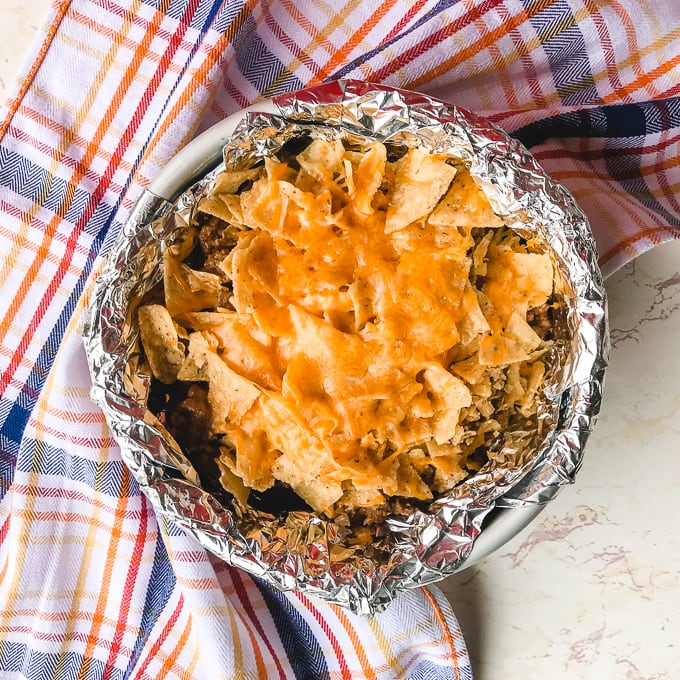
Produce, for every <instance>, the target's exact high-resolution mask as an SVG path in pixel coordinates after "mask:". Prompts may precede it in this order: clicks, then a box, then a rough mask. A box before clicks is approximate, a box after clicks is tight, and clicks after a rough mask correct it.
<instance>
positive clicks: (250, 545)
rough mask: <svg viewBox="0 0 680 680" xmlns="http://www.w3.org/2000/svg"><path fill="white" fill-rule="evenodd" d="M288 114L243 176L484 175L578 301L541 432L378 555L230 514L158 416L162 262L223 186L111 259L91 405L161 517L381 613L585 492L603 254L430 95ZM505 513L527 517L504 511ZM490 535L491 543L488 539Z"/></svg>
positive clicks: (241, 559) (98, 313)
mask: <svg viewBox="0 0 680 680" xmlns="http://www.w3.org/2000/svg"><path fill="white" fill-rule="evenodd" d="M273 103H274V104H275V107H276V112H275V113H273V114H264V113H249V114H247V115H246V116H245V117H244V119H243V120H242V122H241V123H240V124H239V126H238V128H237V129H236V131H235V133H234V135H233V137H232V139H231V141H230V142H228V143H227V145H226V146H225V148H224V163H226V165H227V166H228V167H230V168H232V167H233V168H237V167H249V166H250V165H252V164H253V163H254V162H255V161H256V160H257V159H258V158H261V157H262V156H265V155H268V154H274V153H276V152H277V151H278V150H279V149H280V148H281V146H282V145H283V144H284V143H285V142H286V141H288V140H290V139H291V138H293V137H298V136H300V135H306V134H310V133H312V134H314V135H329V136H335V135H337V134H340V133H341V134H343V135H345V136H347V137H349V138H350V139H352V138H355V139H356V140H357V141H362V140H366V139H367V138H369V139H378V140H381V141H383V142H389V143H392V144H407V145H412V144H420V145H422V146H424V147H426V148H429V149H431V150H432V151H433V152H441V153H444V152H445V153H451V154H454V155H456V156H458V157H459V158H461V159H463V160H464V161H465V162H466V163H468V164H469V166H470V170H471V172H472V174H473V175H475V176H476V177H477V178H478V180H479V181H480V182H481V183H482V184H483V185H484V187H485V189H486V192H487V194H488V196H489V199H490V201H491V203H492V206H493V207H494V209H495V211H496V212H497V213H498V214H499V215H501V216H503V217H504V219H505V221H506V224H508V225H509V226H511V227H513V228H515V229H516V230H517V231H519V232H520V233H531V234H535V233H538V234H539V235H540V236H541V237H542V239H543V240H544V241H545V242H546V243H547V244H548V246H549V248H551V249H552V255H553V258H554V262H555V264H556V265H557V267H558V268H559V270H560V272H561V274H562V276H563V278H564V281H565V282H566V286H567V289H568V290H569V291H570V292H569V295H568V296H567V314H566V319H565V323H564V327H563V328H561V329H558V331H559V332H560V333H561V334H562V337H563V338H564V342H563V343H561V349H560V350H558V351H556V352H555V354H554V355H553V357H552V360H553V364H554V366H553V370H552V372H551V373H550V377H549V380H548V382H547V383H546V399H545V403H544V404H543V406H542V407H541V408H540V410H539V416H538V418H537V421H536V423H535V428H533V429H531V430H529V431H527V430H513V431H511V432H508V433H506V435H505V437H504V440H503V441H502V442H501V445H500V446H498V447H497V448H496V450H495V451H494V453H493V456H492V458H491V461H490V462H489V463H488V464H487V465H485V466H484V467H483V468H482V470H481V471H480V472H479V473H477V474H476V475H474V476H473V477H471V478H469V479H467V480H466V481H464V482H463V483H461V484H460V485H458V486H457V487H455V488H454V489H453V490H452V491H451V492H450V493H448V494H447V495H446V496H444V497H441V498H439V499H437V500H436V501H435V502H433V503H432V504H431V506H430V507H429V508H428V510H427V511H416V512H415V513H414V514H413V515H411V516H410V517H409V518H407V519H399V518H396V517H395V518H390V519H388V520H387V522H386V526H385V530H384V535H383V536H381V537H380V538H379V539H378V540H376V542H375V543H374V544H373V545H370V546H351V545H349V544H348V543H346V542H345V531H344V529H343V528H342V526H338V525H337V524H335V523H333V522H330V521H327V520H325V519H322V518H319V517H318V516H315V515H314V514H311V513H307V512H289V513H283V514H282V515H280V516H275V515H271V514H267V513H264V512H259V511H256V510H253V509H248V508H247V509H243V508H239V507H237V506H236V505H231V504H229V503H228V502H226V503H225V502H220V500H218V499H217V498H216V497H215V496H214V495H211V494H210V493H208V492H206V491H205V490H204V489H203V488H202V486H201V482H200V480H199V477H198V474H197V472H196V471H195V470H194V468H193V467H192V465H191V463H190V462H189V461H188V459H187V458H186V457H185V456H184V454H183V453H182V451H181V450H180V449H179V447H178V445H177V444H176V443H175V441H174V440H173V439H172V437H171V436H170V435H169V433H168V432H167V431H166V430H165V428H164V427H163V425H162V424H161V423H160V422H159V420H158V419H157V418H156V417H155V416H154V415H153V414H152V413H151V412H150V411H149V410H148V409H147V397H148V394H149V386H150V377H149V376H148V375H147V374H145V373H144V371H143V370H142V368H141V367H142V365H143V364H142V362H141V361H140V354H139V346H138V331H137V328H136V326H135V322H134V311H135V307H136V304H137V302H138V301H139V299H140V298H141V297H142V295H144V293H145V292H146V291H148V290H149V289H150V288H151V287H152V286H154V285H155V284H156V283H157V282H158V281H159V280H160V278H161V268H160V262H161V253H162V250H163V248H164V247H166V245H167V243H169V242H172V240H173V238H175V237H176V236H177V235H178V234H181V232H182V230H183V229H186V226H187V223H188V220H190V219H191V210H192V206H193V205H194V204H195V203H196V201H197V198H198V197H199V196H200V195H202V193H203V192H204V191H206V190H207V189H209V187H210V184H211V179H212V176H213V175H214V173H213V174H210V175H208V176H207V177H206V178H204V179H202V180H201V181H199V182H198V183H197V184H195V185H193V186H192V187H190V188H187V190H186V191H185V193H183V194H182V195H181V196H180V197H179V198H178V199H177V201H176V202H175V203H174V204H172V205H171V204H169V203H168V202H167V201H165V200H163V199H159V198H157V197H155V196H153V195H152V194H150V193H149V192H146V193H145V195H144V196H142V198H141V199H140V201H139V202H138V204H137V207H136V209H135V210H134V211H133V213H132V214H131V215H130V218H129V219H128V221H127V223H126V225H125V228H124V229H123V231H122V233H121V236H120V238H119V239H118V241H117V243H116V244H115V246H114V247H113V249H112V251H111V253H110V254H109V256H108V260H107V264H106V267H105V269H104V271H103V272H102V274H101V276H100V278H99V280H98V282H97V285H96V290H95V293H94V296H93V298H92V302H91V307H90V310H89V314H88V320H87V322H86V327H85V330H84V333H83V335H84V340H85V345H86V349H87V354H88V360H89V364H90V370H91V374H92V380H93V387H92V397H93V399H94V400H95V401H96V402H97V403H98V404H99V405H100V406H101V408H102V409H103V411H104V413H105V415H106V418H107V420H108V423H109V425H110V427H111V430H112V431H113V434H114V436H115V437H116V439H117V441H118V442H119V444H120V447H121V451H122V456H123V459H124V461H125V462H126V464H127V465H128V466H129V467H130V469H131V471H132V473H133V474H134V476H135V478H136V479H137V481H138V482H139V485H140V487H141V489H142V491H143V492H144V493H145V494H146V495H147V496H148V497H149V499H150V500H151V502H152V503H153V505H154V507H155V509H156V511H157V512H158V513H160V514H162V515H164V516H166V517H168V518H170V519H171V520H173V521H174V522H175V523H176V524H177V525H179V526H180V527H182V528H183V529H184V530H185V531H186V532H187V533H189V534H190V535H193V536H194V537H195V538H196V539H197V540H198V541H199V542H200V543H201V544H202V545H203V546H204V547H205V548H207V549H208V550H210V551H212V552H213V553H215V554H216V555H218V556H219V557H221V558H222V559H224V560H226V561H227V562H229V563H230V564H232V565H234V566H237V567H240V568H242V569H244V570H245V571H247V572H249V573H251V574H254V575H257V576H259V577H261V578H263V579H265V580H266V581H267V582H268V583H270V584H272V585H274V586H277V587H279V588H282V589H297V590H301V591H305V592H307V593H309V594H313V595H316V596H319V597H321V598H323V599H325V600H328V601H331V602H335V603H337V604H340V605H343V606H345V607H348V608H349V609H351V610H352V611H354V612H359V613H363V614H370V613H374V612H376V611H379V610H381V609H383V608H384V607H385V606H387V604H388V603H389V602H390V601H391V600H392V599H393V598H395V597H396V596H397V595H398V594H399V593H400V592H402V591H403V590H405V589H407V588H412V587H416V586H420V585H424V584H427V583H430V582H433V581H437V580H439V579H442V578H444V577H445V576H447V575H448V574H451V573H453V572H454V571H457V570H459V569H461V568H462V567H464V566H465V561H466V558H467V557H468V555H469V554H470V551H471V549H472V547H473V545H474V543H475V541H476V540H477V539H478V537H479V536H480V535H483V532H484V526H483V523H484V521H485V519H487V518H488V517H489V515H490V514H493V513H498V512H499V510H498V509H499V508H508V507H512V506H518V505H527V504H544V503H547V502H548V501H549V500H550V499H551V498H552V497H553V496H554V495H555V493H556V491H557V490H558V489H559V488H560V487H561V486H562V485H564V484H567V483H570V482H572V481H573V479H574V475H575V474H576V472H577V470H578V468H579V466H580V463H581V459H582V456H583V452H584V447H585V444H586V440H587V439H588V436H589V434H590V432H591V429H592V427H593V425H594V421H595V418H596V416H597V413H598V411H599V408H600V399H601V393H602V382H603V377H604V371H605V367H606V363H607V356H608V329H607V315H606V297H605V291H604V287H603V283H602V278H601V275H600V271H599V268H598V265H597V255H596V248H595V243H594V240H593V237H592V234H591V231H590V228H589V225H588V223H587V221H586V218H585V216H584V215H583V213H582V212H581V210H580V209H579V208H578V207H577V205H576V204H575V202H574V200H573V198H572V197H571V196H570V195H569V194H568V193H567V191H566V190H564V189H563V188H562V187H561V186H560V185H558V184H556V183H555V182H554V181H552V180H551V179H550V178H549V177H548V176H547V175H546V174H545V173H544V171H543V170H542V169H541V168H540V167H539V165H538V164H537V163H536V161H535V160H534V159H533V157H532V156H531V155H530V154H529V153H528V152H527V151H526V149H524V147H523V146H522V145H521V144H520V143H519V142H517V141H516V140H514V139H512V138H510V137H509V136H508V135H506V134H505V133H504V132H502V131H501V130H499V129H498V128H496V127H494V126H493V125H491V124H489V123H488V122H485V121H484V120H481V119H480V118H478V117H477V116H475V115H474V114H472V113H470V112H468V111H465V110H463V109H460V108H457V107H455V106H451V105H449V104H445V103H443V102H441V101H438V100H435V99H431V98H429V97H426V96H424V95H422V94H417V93H413V92H406V91H402V90H395V89H392V88H388V87H384V86H377V85H371V84H367V83H362V82H358V81H336V82H332V83H329V84H326V85H321V86H319V87H315V88H311V89H307V90H303V91H300V92H296V93H292V94H285V95H281V96H279V97H276V98H274V100H273ZM500 512H501V513H503V512H505V513H507V512H512V510H501V511H500ZM480 532H481V533H480Z"/></svg>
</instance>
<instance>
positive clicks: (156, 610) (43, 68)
mask: <svg viewBox="0 0 680 680" xmlns="http://www.w3.org/2000/svg"><path fill="white" fill-rule="evenodd" d="M679 64H680V4H678V3H676V2H669V1H667V0H610V1H609V2H606V1H597V2H596V1H594V0H525V1H524V2H520V0H457V1H456V0H383V1H381V2H380V1H379V2H373V3H371V2H360V1H358V0H348V1H347V2H338V1H335V2H334V1H331V0H324V1H321V2H310V1H307V0H279V1H278V2H277V1H275V2H271V1H265V0H224V1H222V0H65V1H62V0H55V2H54V3H53V5H52V8H51V9H50V13H49V17H48V20H47V22H46V24H45V28H44V32H43V35H42V39H41V40H40V41H39V42H38V43H37V44H36V46H35V48H34V52H33V54H32V56H31V59H30V60H29V62H28V64H27V67H26V70H25V72H24V74H23V77H22V78H21V80H20V82H19V84H18V85H17V87H16V89H15V91H14V94H13V96H12V98H11V99H10V101H9V102H8V104H7V105H6V107H5V109H4V116H3V122H2V123H1V124H0V125H1V126H0V178H1V181H0V285H1V286H2V300H3V305H2V306H0V319H1V320H0V339H1V342H0V385H1V388H0V393H1V395H2V396H1V400H0V498H1V499H2V500H1V501H0V672H1V673H2V675H1V677H2V678H46V679H48V678H71V677H74V678H75V677H78V678H164V677H169V678H241V677H243V678H298V679H299V678H309V679H310V680H311V679H316V678H320V679H323V678H328V679H329V680H330V679H331V678H333V679H335V678H338V679H340V678H342V679H345V678H347V679H349V678H379V679H381V680H382V679H383V678H402V677H413V678H428V679H430V678H432V679H436V678H470V677H471V669H470V663H469V659H468V656H467V651H466V648H465V644H464V641H463V637H462V634H461V632H460V629H459V627H458V624H457V622H456V619H455V617H454V615H453V613H452V611H451V609H450V607H449V605H448V604H447V602H446V601H445V600H444V598H443V597H442V596H441V594H440V593H439V591H438V590H437V589H435V588H432V589H420V590H417V591H412V592H409V593H407V594H405V595H403V596H402V597H401V598H399V599H398V600H397V601H396V602H394V603H393V604H392V605H391V606H390V607H389V608H388V609H387V611H386V612H384V613H382V614H379V615H378V616H376V617H374V618H359V617H357V616H354V615H351V614H349V613H347V612H346V611H344V610H341V609H339V608H337V607H335V606H332V605H327V604H323V603H320V602H318V601H312V600H311V599H309V598H307V597H305V596H303V595H301V594H296V593H289V594H282V593H280V592H278V591H274V590H272V589H271V588H269V587H266V586H265V585H263V584H262V583H261V582H260V581H258V580H256V579H254V578H251V577H249V576H247V575H246V574H244V573H242V572H240V571H238V570H236V569H233V568H231V567H228V566H226V565H225V564H224V563H222V562H220V561H219V560H216V559H215V558H213V557H211V556H210V555H208V554H207V553H205V551H203V550H202V549H201V548H199V547H198V546H197V544H196V543H195V542H193V541H192V540H191V539H189V538H187V537H186V536H184V535H183V534H182V533H181V532H180V531H179V530H177V529H176V527H174V526H173V525H168V524H166V523H165V522H162V521H160V522H159V521H158V520H157V519H156V517H155V515H154V514H153V512H152V511H151V509H150V505H149V504H148V502H147V501H146V500H145V498H143V497H142V496H140V493H139V490H138V488H137V486H136V484H135V482H134V480H133V479H132V478H131V476H130V474H129V473H128V471H127V469H126V468H125V467H124V466H123V465H122V463H121V459H120V454H119V451H118V449H117V447H116V445H115V442H114V441H113V440H112V438H111V435H110V433H109V431H108V430H107V427H106V425H105V423H104V421H103V419H102V416H101V414H100V413H99V412H98V410H97V408H96V407H95V406H94V405H93V404H92V402H91V401H90V400H89V398H88V390H89V378H88V373H87V368H86V364H85V360H84V355H83V349H82V346H81V342H80V340H79V337H78V335H77V329H78V324H79V322H80V319H81V317H82V310H83V308H84V305H85V304H86V302H87V292H88V290H89V287H90V284H91V280H92V275H93V272H94V271H96V269H97V268H98V266H99V264H100V263H101V258H102V257H103V255H105V253H106V252H107V250H108V248H109V246H110V244H111V243H112V241H113V239H115V237H116V235H117V234H118V232H119V231H120V227H121V224H122V222H123V221H124V220H125V218H126V215H127V214H128V212H129V210H130V208H131V206H132V205H133V204H134V201H135V199H136V198H137V197H138V196H139V194H140V192H141V190H142V189H143V188H144V187H145V186H146V185H148V183H149V181H150V180H152V179H153V178H154V177H155V176H156V175H157V173H158V171H159V169H160V168H162V167H163V166H164V165H165V164H166V163H167V161H168V159H169V158H170V157H171V156H172V155H173V154H174V153H175V152H176V151H177V149H179V148H180V147H181V146H182V145H184V144H185V143H186V142H187V141H189V140H190V139H191V138H192V137H193V136H194V135H195V134H196V133H197V132H199V131H201V130H202V129H205V128H206V127H207V126H209V125H211V124H212V123H214V122H216V121H217V120H219V119H221V118H223V117H224V116H225V115H227V114H229V113H232V112H234V111H236V110H239V109H241V108H242V107H243V106H245V105H247V104H250V103H252V102H253V101H255V100H256V99H258V98H259V97H266V96H269V95H272V94H274V93H277V92H281V91H284V90H295V89H298V88H300V87H303V86H306V85H310V84H315V83H319V82H323V81H324V80H328V79H333V78H337V77H352V78H358V79H364V80H369V81H374V82H381V83H385V84H389V85H396V86H400V87H406V88H411V89H418V90H421V91H423V92H426V93H429V94H432V95H434V96H438V97H440V98H442V99H446V100H448V101H451V102H453V103H456V104H459V105H461V106H465V107H467V108H470V109H473V110H475V111H477V112H479V113H482V114H486V115H488V116H489V117H491V118H492V119H493V120H495V121H496V122H497V123H499V124H500V125H501V126H503V127H505V128H506V129H508V130H509V131H511V132H513V133H514V134H516V136H517V137H519V138H520V139H521V140H522V141H523V142H524V143H525V144H527V145H528V146H529V147H531V148H532V150H533V152H534V154H535V155H536V157H537V158H538V160H539V161H540V162H541V163H542V164H543V165H544V166H545V167H546V169H547V170H548V171H549V172H550V173H551V174H552V175H553V176H554V177H555V178H556V179H558V180H560V181H562V182H563V183H564V184H566V185H567V187H568V188H570V189H571V191H572V192H573V193H574V195H575V197H576V199H577V200H578V201H579V203H580V204H581V206H582V207H583V208H584V209H585V211H586V212H587V213H588V215H589V217H590V219H591V222H592V225H593V228H594V230H595V233H596V237H597V241H598V245H599V248H600V260H601V264H602V266H603V269H604V271H605V273H611V272H612V271H614V270H615V269H616V268H617V267H619V266H621V265H622V264H623V263H624V262H626V261H627V260H628V259H630V258H632V257H634V256H635V255H636V254H638V253H640V252H642V251H644V250H645V249H647V248H649V247H651V246H653V245H655V244H658V243H661V242H662V241H664V240H667V239H670V238H673V237H678V236H680V204H679V202H678V188H679V187H680V160H679V159H680V148H679V141H680V65H679Z"/></svg>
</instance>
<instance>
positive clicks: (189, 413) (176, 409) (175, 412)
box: [164, 383, 222, 492]
mask: <svg viewBox="0 0 680 680" xmlns="http://www.w3.org/2000/svg"><path fill="white" fill-rule="evenodd" d="M164 419H165V426H166V428H167V429H168V431H169V432H170V434H171V435H172V436H173V437H174V438H175V440H176V441H177V443H178V444H179V445H180V447H181V449H182V451H183V452H184V453H185V455H186V456H187V458H188V459H189V460H190V461H191V464H192V465H193V466H194V468H195V469H196V472H198V476H199V477H200V479H201V482H202V484H203V487H204V488H205V489H206V490H207V491H211V492H215V491H221V490H222V487H221V485H220V484H219V479H220V471H219V468H218V466H217V463H216V462H215V459H216V458H217V456H218V455H219V453H220V440H219V438H218V437H216V436H215V435H214V433H213V432H212V429H211V427H210V421H211V415H210V404H209V403H208V387H207V385H206V384H205V383H192V384H191V385H189V386H188V389H186V390H185V394H175V395H172V398H169V399H168V400H167V405H166V407H165V409H164Z"/></svg>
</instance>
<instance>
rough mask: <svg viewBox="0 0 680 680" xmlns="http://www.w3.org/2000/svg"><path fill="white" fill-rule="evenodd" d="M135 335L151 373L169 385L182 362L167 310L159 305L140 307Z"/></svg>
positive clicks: (181, 351)
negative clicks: (140, 341)
mask: <svg viewBox="0 0 680 680" xmlns="http://www.w3.org/2000/svg"><path fill="white" fill-rule="evenodd" d="M137 318H138V320H139V332H140V336H141V340H142V347H143V348H144V353H145V354H146V358H147V359H148V361H149V365H150V366H151V371H152V373H153V374H154V376H155V377H156V378H158V380H160V381H161V382H163V383H166V384H170V383H173V382H175V380H176V379H177V372H178V371H179V369H180V367H181V366H182V364H183V362H184V347H183V346H182V344H181V343H180V342H179V337H178V335H177V329H176V328H175V324H174V322H173V320H172V317H171V316H170V313H169V312H168V310H167V309H166V308H165V307H163V306H162V305H144V306H143V307H140V308H139V309H138V310H137Z"/></svg>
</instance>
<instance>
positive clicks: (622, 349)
mask: <svg viewBox="0 0 680 680" xmlns="http://www.w3.org/2000/svg"><path fill="white" fill-rule="evenodd" d="M48 6H49V2H48V0H31V2H30V3H29V2H24V1H21V2H20V1H18V0H0V97H2V98H3V99H4V98H5V97H6V96H7V94H8V92H9V90H10V88H11V86H12V83H13V81H14V79H15V77H16V74H17V73H18V72H19V70H20V67H21V64H22V63H23V60H24V58H25V55H26V53H27V52H28V50H29V48H30V45H31V42H32V40H33V38H34V36H35V34H36V31H37V29H38V26H39V24H40V23H41V20H42V17H43V16H44V15H45V13H46V11H47V8H48ZM607 288H608V291H609V295H610V320H611V327H612V345H613V349H612V356H611V365H610V369H609V372H608V375H607V381H606V388H605V400H604V406H603V409H602V414H601V417H600V420H599V423H598V425H597V427H596V430H595V433H594V435H593V437H592V439H591V441H590V445H589V447H588V451H587V454H586V457H585V462H584V465H583V468H582V470H581V472H580V473H579V476H578V479H577V482H576V484H575V485H574V486H572V487H569V488H567V489H565V490H564V491H562V493H561V494H560V495H559V496H558V498H557V499H556V500H555V501H553V503H551V504H550V506H549V507H548V508H547V509H546V510H545V511H544V512H543V513H542V515H541V516H540V517H539V518H538V519H537V520H536V521H535V522H534V524H532V525H531V526H529V527H528V528H527V529H526V530H525V531H524V532H523V533H522V534H520V535H519V536H518V537H516V538H515V539H514V540H513V541H511V542H510V543H509V544H507V545H506V546H505V547H503V548H502V549H501V550H499V551H498V552H497V553H496V554H494V555H492V556H490V557H488V558H486V559H485V560H483V561H482V562H480V563H479V564H478V565H477V566H475V567H471V568H470V569H468V570H465V571H463V572H461V573H460V574H458V575H456V576H453V577H451V578H449V579H447V580H446V581H445V582H443V584H442V587H443V589H444V591H445V592H446V594H447V596H448V597H449V598H450V600H451V602H452V603H453V606H454V610H455V611H456V613H457V615H458V617H459V619H460V621H461V625H462V627H463V632H464V634H465V638H466V640H467V643H468V647H469V649H470V653H471V656H472V660H473V664H474V670H475V678H476V680H496V679H504V680H505V679H514V678H524V679H527V680H534V679H537V680H553V679H556V678H576V679H584V680H591V679H592V680H608V679H610V678H611V679H612V680H665V679H668V680H676V679H677V678H680V639H678V632H680V524H679V523H678V521H677V518H678V517H679V516H680V513H679V512H678V510H677V507H676V498H678V495H679V494H680V455H679V454H680V351H678V343H679V342H680V242H678V243H673V244H668V245H665V246H661V247H659V248H657V249H655V250H653V251H652V252H650V253H647V254H645V255H643V256H642V257H640V258H639V259H638V260H636V261H634V262H632V263H630V264H629V265H628V266H626V267H625V268H624V269H622V270H621V271H620V272H618V273H617V274H616V275H614V276H613V277H612V278H611V279H609V280H608V282H607Z"/></svg>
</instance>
